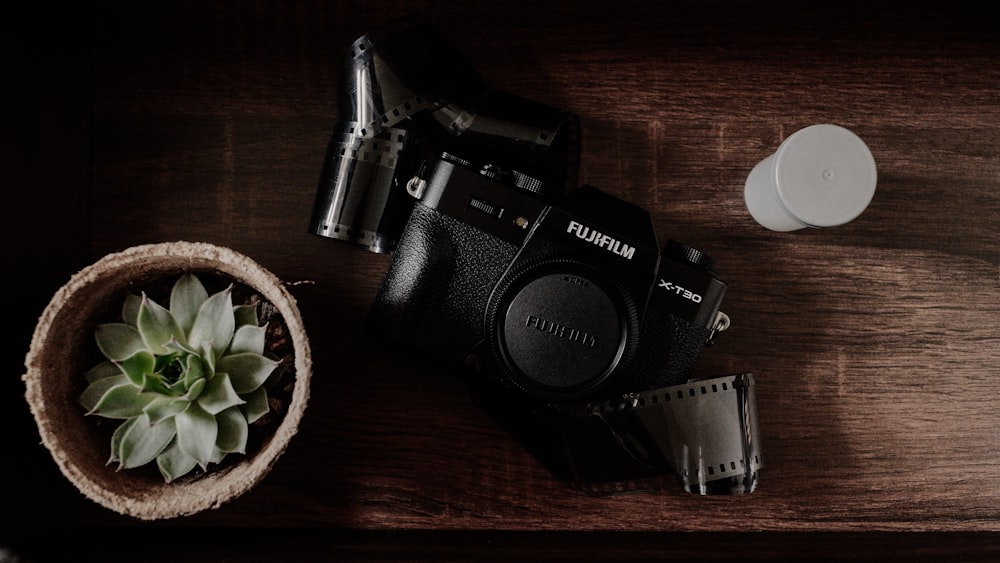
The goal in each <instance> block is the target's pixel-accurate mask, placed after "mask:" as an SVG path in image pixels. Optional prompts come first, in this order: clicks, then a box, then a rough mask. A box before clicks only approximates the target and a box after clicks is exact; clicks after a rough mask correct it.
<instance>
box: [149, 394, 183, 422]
mask: <svg viewBox="0 0 1000 563" xmlns="http://www.w3.org/2000/svg"><path fill="white" fill-rule="evenodd" d="M190 404H191V401H189V400H188V399H186V398H184V397H157V398H155V399H153V400H152V401H150V403H149V404H148V405H146V408H145V409H143V413H145V414H146V416H148V417H149V422H150V424H158V423H159V422H161V421H163V420H166V419H168V418H173V417H174V416H177V415H178V414H180V413H182V412H184V410H185V409H187V408H188V405H190Z"/></svg>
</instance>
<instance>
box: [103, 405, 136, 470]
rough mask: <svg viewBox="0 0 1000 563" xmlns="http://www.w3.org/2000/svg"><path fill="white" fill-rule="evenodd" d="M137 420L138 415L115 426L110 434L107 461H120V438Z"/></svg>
mask: <svg viewBox="0 0 1000 563" xmlns="http://www.w3.org/2000/svg"><path fill="white" fill-rule="evenodd" d="M138 421H139V417H135V418H130V419H128V420H126V421H125V422H123V423H121V424H120V425H119V426H118V428H115V432H114V434H112V435H111V457H110V458H108V463H114V462H116V461H121V451H122V438H124V436H125V434H127V433H128V431H129V430H131V429H132V427H133V426H135V423H136V422H138ZM119 469H121V468H119Z"/></svg>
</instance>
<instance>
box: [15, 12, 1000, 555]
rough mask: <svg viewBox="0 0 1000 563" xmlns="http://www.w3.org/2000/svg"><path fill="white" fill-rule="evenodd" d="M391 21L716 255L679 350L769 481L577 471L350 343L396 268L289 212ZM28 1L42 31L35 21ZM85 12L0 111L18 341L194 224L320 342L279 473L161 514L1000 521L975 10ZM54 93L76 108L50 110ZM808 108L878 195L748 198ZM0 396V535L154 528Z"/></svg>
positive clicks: (456, 387)
mask: <svg viewBox="0 0 1000 563" xmlns="http://www.w3.org/2000/svg"><path fill="white" fill-rule="evenodd" d="M411 12H424V13H428V14H430V15H431V16H432V17H434V18H435V19H437V20H438V21H439V23H441V24H442V26H443V27H444V28H445V29H446V30H447V31H448V32H449V35H450V36H451V37H452V39H453V40H454V41H455V43H456V44H457V45H458V46H459V48H460V49H461V50H462V51H463V53H465V54H466V56H467V57H468V58H469V60H470V61H471V62H472V63H473V64H474V65H475V66H476V67H477V69H479V70H480V71H481V72H482V74H483V75H484V77H485V78H486V79H487V80H488V81H489V83H490V84H491V85H492V86H494V87H495V88H498V89H501V90H505V91H508V92H511V93H516V94H518V95H522V96H525V97H529V98H533V99H537V100H540V101H544V102H546V103H550V104H553V105H556V106H559V107H563V108H566V109H568V110H571V111H574V112H576V113H578V114H579V115H580V118H581V123H582V129H583V131H582V132H583V137H582V139H583V147H582V148H583V151H582V152H583V154H582V157H583V158H582V162H581V169H580V174H581V180H582V181H583V182H586V183H590V184H593V185H595V186H598V187H600V188H601V189H604V190H606V191H609V192H611V193H613V194H614V195H616V196H618V197H621V198H623V199H627V200H629V201H632V202H634V203H636V204H638V205H641V206H643V207H645V208H647V209H649V210H650V212H651V214H652V217H653V220H654V222H655V224H656V226H657V234H658V236H659V237H660V238H661V242H663V241H665V240H666V239H668V238H674V239H679V240H682V241H684V242H686V243H688V244H691V245H693V246H696V247H698V248H700V249H702V250H704V251H706V252H708V253H709V254H711V255H713V256H714V257H715V259H716V263H717V267H718V270H719V271H720V275H721V276H722V277H723V279H725V280H726V281H727V282H728V283H729V284H730V289H729V293H728V296H727V299H726V302H725V304H724V307H723V310H724V311H725V312H726V313H727V314H729V315H730V317H731V318H732V319H733V327H732V329H731V330H730V331H728V332H727V333H725V334H724V335H723V337H722V338H720V339H719V341H718V344H717V345H716V346H714V347H712V348H709V349H708V350H706V352H705V353H704V355H703V357H702V358H701V360H700V364H699V366H698V371H699V373H700V374H702V375H713V374H722V373H729V372H733V371H742V370H746V371H752V372H754V373H755V375H756V377H757V385H758V388H757V389H758V404H759V409H760V421H761V426H762V429H763V430H762V432H763V442H764V453H765V457H766V463H767V465H766V467H765V469H764V470H763V471H762V482H761V486H760V488H759V490H758V492H756V493H754V494H752V495H749V496H744V497H731V498H730V497H725V498H723V497H713V498H700V497H692V496H689V495H686V494H684V493H682V492H681V491H680V490H666V491H662V492H659V493H654V494H645V495H634V496H622V497H614V498H610V499H593V498H590V497H586V496H581V495H578V494H576V493H574V492H571V491H570V490H568V489H567V488H566V487H564V486H563V485H562V484H561V483H559V482H557V481H555V480H553V478H552V477H551V476H550V475H549V474H548V473H547V472H546V471H544V470H543V469H542V468H540V467H539V466H538V465H537V464H536V463H535V462H534V461H533V459H531V458H530V457H529V456H528V455H527V454H525V453H524V452H523V451H522V450H521V448H520V447H519V445H518V444H517V443H516V442H514V441H513V440H512V439H510V438H509V437H508V436H507V435H506V434H505V433H504V432H503V431H502V430H500V429H499V428H498V427H496V426H495V425H494V424H493V423H492V422H491V421H490V420H489V419H488V418H487V417H486V416H485V415H484V414H483V413H482V412H480V411H479V410H478V409H477V408H476V407H475V406H474V405H473V404H471V403H470V402H469V400H468V395H467V391H466V389H465V385H464V382H463V381H461V379H460V378H457V377H454V376H451V375H449V374H445V373H442V372H440V371H438V370H436V369H435V368H433V367H431V366H428V365H425V364H424V363H422V362H421V361H420V360H418V359H415V358H410V357H408V356H406V355H404V354H401V353H398V352H395V351H392V350H387V349H385V348H383V347H382V346H380V345H379V343H377V342H373V341H371V340H369V339H367V338H365V337H364V336H363V335H362V334H361V331H360V326H361V324H362V323H363V321H364V318H365V314H366V312H367V309H368V306H369V305H370V303H371V301H372V299H373V298H374V295H375V292H376V291H377V288H378V285H379V282H380V280H381V277H382V275H383V273H384V270H385V267H386V266H387V264H388V258H387V257H385V256H378V255H374V254H371V253H369V252H367V251H365V250H363V249H361V248H358V247H354V246H350V245H347V244H344V243H340V242H336V241H332V240H325V239H321V238H319V237H315V236H313V235H311V234H308V233H307V232H306V231H307V227H308V220H309V215H310V211H311V206H312V202H313V197H314V193H315V187H316V184H317V182H318V179H319V172H320V166H321V163H322V158H323V153H324V150H325V146H326V142H327V141H328V138H329V135H330V131H331V128H332V126H333V124H334V122H335V121H336V119H337V114H336V96H337V88H338V80H339V77H338V74H337V68H338V64H339V59H340V57H341V55H342V53H343V50H344V49H345V48H346V46H347V45H349V44H350V42H351V41H353V40H354V38H356V37H357V36H359V35H360V34H362V33H364V32H366V31H368V30H369V29H371V28H373V27H375V26H376V25H378V24H379V23H380V22H382V21H384V20H386V19H388V18H391V17H394V16H397V15H402V14H405V13H411ZM35 15H36V16H37V18H38V23H37V24H36V25H37V26H38V27H39V28H41V27H42V24H43V23H44V22H47V21H50V20H51V19H52V18H55V17H56V16H53V15H51V14H35ZM71 15H72V14H71ZM86 18H87V19H86V20H85V21H87V22H88V24H87V25H86V26H83V28H80V27H77V26H73V25H71V23H70V22H69V21H61V20H60V22H61V23H60V22H56V23H60V25H56V26H55V27H54V29H62V30H63V31H64V32H65V33H66V35H67V36H68V37H71V38H76V39H77V40H78V41H80V43H81V49H82V51H81V52H78V53H76V54H75V55H73V56H69V57H66V58H60V57H58V56H57V52H55V51H54V50H53V49H51V48H43V46H42V45H41V43H40V42H29V43H27V45H26V46H23V47H22V50H21V51H20V53H21V54H22V55H23V56H24V57H26V59H27V61H28V63H32V64H34V66H33V67H31V65H29V64H27V63H25V64H24V66H23V67H19V68H22V69H28V68H33V69H34V70H33V71H31V72H28V71H27V70H25V71H24V74H25V83H24V84H25V90H24V91H23V92H19V93H17V94H15V95H13V101H14V102H16V103H18V104H20V105H19V106H18V107H20V108H22V109H24V108H27V107H33V108H35V110H34V113H30V114H24V113H22V114H21V115H22V116H26V117H23V124H22V126H21V127H20V128H18V129H17V130H16V131H15V135H12V137H15V139H14V140H15V141H17V142H18V143H19V144H20V146H21V147H22V148H21V151H22V152H19V153H17V154H19V155H22V156H23V157H24V158H12V157H10V156H8V157H5V158H8V159H9V160H10V164H11V165H12V170H13V171H14V172H12V173H13V174H17V175H16V176H14V178H15V179H19V182H20V183H21V184H22V185H26V186H29V193H31V194H33V195H30V196H29V201H28V203H26V204H23V205H21V206H19V207H17V208H16V213H15V217H14V222H13V229H12V232H9V233H7V234H8V238H9V239H11V240H15V241H17V242H18V243H19V245H20V246H19V248H18V249H17V250H10V251H8V254H7V255H6V256H7V257H8V261H7V262H8V265H9V268H8V270H7V274H8V276H11V275H15V274H16V275H15V276H14V277H13V278H11V277H8V279H14V280H17V281H15V282H14V284H15V285H14V287H13V288H14V289H15V290H19V291H22V292H24V293H25V294H26V295H27V296H28V297H29V298H28V299H26V300H25V301H24V302H23V303H22V304H21V305H20V308H19V309H18V311H19V315H20V316H19V317H18V318H19V319H20V321H19V323H20V324H19V325H18V326H20V328H19V329H17V330H18V331H19V332H20V333H21V338H20V339H19V340H18V342H17V343H18V344H19V345H23V349H24V350H27V342H28V338H30V327H32V326H33V322H34V316H35V315H37V313H38V312H40V310H41V307H42V306H44V302H45V300H46V299H47V296H48V294H49V292H51V291H53V290H54V289H55V288H56V287H58V285H59V284H60V283H62V282H63V281H64V280H65V279H67V278H68V276H69V274H71V273H72V272H73V271H75V269H76V268H78V267H80V266H81V265H82V264H85V263H87V262H88V261H91V260H94V259H96V258H98V257H100V256H102V255H103V254H105V253H107V252H111V251H114V250H119V249H122V248H124V247H127V246H131V245H134V244H140V243H146V242H155V241H165V240H177V239H187V240H203V241H207V242H212V243H216V244H222V245H227V246H231V247H233V248H234V249H235V250H238V251H240V252H243V253H246V254H248V255H250V256H252V257H254V258H255V259H256V260H257V261H259V262H260V263H261V264H263V265H265V267H267V268H268V269H270V270H271V271H273V272H274V273H275V274H277V275H278V276H279V277H281V278H282V279H285V280H286V281H289V282H293V283H296V284H297V285H294V286H293V288H292V290H293V293H295V295H296V297H297V299H298V300H299V304H300V307H301V308H302V311H303V315H304V316H305V321H306V326H307V329H308V330H309V332H310V338H311V343H312V346H313V349H314V367H315V376H314V383H313V384H314V388H313V391H312V399H311V404H310V407H309V411H308V412H307V414H306V417H305V420H304V422H303V426H302V428H301V430H300V432H299V434H298V436H296V440H295V442H294V443H293V444H292V446H291V447H290V449H289V450H288V452H287V453H286V454H285V456H284V457H282V459H281V460H280V461H279V463H278V465H277V466H276V467H275V469H274V471H273V472H272V473H271V475H269V477H268V478H267V479H266V480H265V482H264V483H262V484H261V485H260V486H259V487H258V488H257V489H255V490H254V491H252V492H251V493H249V494H247V495H245V496H244V497H242V498H240V499H238V500H237V501H234V502H233V503H231V504H230V505H226V506H223V507H222V508H220V509H218V510H215V511H212V512H210V513H206V514H201V515H197V516H194V517H191V518H188V519H185V520H183V521H181V522H173V523H171V524H170V525H171V526H180V527H190V528H202V527H208V528H214V527H220V526H222V527H234V528H275V527H280V528H286V527H296V528H307V529H319V530H324V529H327V530H332V529H338V530H368V531H373V532H377V531H390V530H394V531H398V530H450V531H477V530H479V531H483V530H507V531H528V530H536V531H537V530H548V531H553V532H556V531H590V532H623V531H630V532H667V531H700V532H734V533H736V532H747V531H766V532H774V533H780V532H792V531H802V532H805V531H808V532H843V533H848V532H851V533H853V532H863V531H882V532H892V531H914V530H916V531H925V532H980V533H983V534H986V533H993V532H1000V488H998V487H997V483H998V482H1000V431H998V428H1000V414H998V409H997V405H998V404H1000V386H998V385H997V381H998V380H997V377H998V376H1000V331H998V329H997V320H996V319H997V318H998V316H1000V243H998V234H1000V190H998V186H1000V67H997V65H996V61H997V59H998V57H1000V38H998V32H997V31H996V30H997V29H998V28H997V27H996V25H995V24H996V20H995V18H994V17H993V16H992V15H987V14H986V13H985V12H983V11H982V10H981V9H979V8H974V7H971V6H966V5H965V4H964V3H936V2H918V3H902V2H890V3H877V4H869V3H864V2H846V3H845V2H838V3H825V2H820V3H792V2H778V1H767V2H755V3H745V2H735V1H713V2H664V3H649V2H632V1H626V2H616V3H607V4H595V3H586V4H585V5H583V4H580V3H573V2H550V3H538V4H537V5H530V6H529V5H524V4H522V3H516V2H505V1H500V2H490V3H485V2H472V3H467V4H466V3H463V4H462V5H457V4H454V3H439V2H433V1H415V2H402V1H400V2H382V3H378V4H375V3H368V2H342V3H323V2H312V1H306V0H299V1H294V2H280V3H276V4H254V5H246V6H244V5H242V4H238V5H234V4H229V3H226V2H180V3H172V4H170V5H169V6H161V7H152V6H145V5H143V4H136V5H126V4H119V3H105V2H97V3H96V5H95V6H94V9H93V11H92V12H90V13H87V14H86ZM60 77H62V78H60ZM65 77H77V78H79V80H77V81H71V80H67V79H66V78H65ZM39 92H41V93H42V94H43V95H42V96H37V95H36V94H38V93H39ZM56 115H68V116H69V117H70V118H69V119H64V120H60V121H59V122H58V123H53V122H51V121H48V120H47V119H44V118H43V117H44V116H49V117H52V116H56ZM31 116H34V117H31ZM814 123H836V124H840V125H843V126H845V127H847V128H849V129H852V130H853V131H854V132H855V133H857V134H858V135H859V136H860V137H861V138H862V139H864V140H865V141H866V142H867V143H868V145H869V147H870V148H871V150H872V153H873V155H874V157H875V160H876V163H877V165H878V171H879V181H878V190H877V192H876V195H875V198H874V200H873V202H872V204H871V206H870V207H869V209H868V210H867V211H866V212H865V213H864V214H863V215H862V216H861V217H860V218H858V219H857V220H856V221H854V222H852V223H850V224H848V225H844V226H842V227H837V228H833V229H825V230H806V231H797V232H793V233H774V232H771V231H768V230H766V229H764V228H763V227H761V226H759V225H758V224H756V223H755V222H754V221H753V219H752V218H751V217H750V216H749V214H748V213H747V211H746V208H745V206H744V203H743V199H742V190H743V182H744V181H745V179H746V175H747V174H748V173H749V171H750V169H751V168H752V167H753V165H755V164H756V163H757V162H758V161H759V160H761V159H763V158H764V157H766V156H767V155H769V154H770V153H771V152H773V151H774V150H775V149H776V148H777V146H778V145H779V144H780V143H781V141H782V140H783V139H784V138H785V137H787V136H788V135H790V134H791V133H793V132H794V131H796V130H797V129H799V128H801V127H804V126H807V125H811V124H814ZM18 132H21V133H23V134H18ZM28 132H30V135H29V134H28ZM67 148H68V150H67ZM74 151H79V152H74ZM52 167H56V168H52ZM40 171H44V173H39V172H40ZM40 193H44V194H50V195H47V196H41V195H38V194H40ZM81 217H85V219H81ZM8 228H10V227H8ZM59 240H63V241H65V243H64V244H60V243H57V242H55V241H59ZM39 262H44V263H45V267H44V268H43V269H42V270H40V273H39V274H38V276H36V277H34V278H33V277H32V275H31V274H30V270H28V268H29V266H31V265H33V264H37V263H39ZM20 354H21V352H20V351H17V353H16V354H14V356H19V355H20ZM20 359H21V358H20V357H18V358H15V360H17V361H15V362H13V363H12V365H11V366H10V367H9V371H10V373H11V374H16V373H18V370H19V369H20V367H19V366H18V365H17V363H18V361H20ZM4 391H5V396H4V398H3V399H2V400H3V401H4V403H3V404H4V405H5V406H7V405H11V410H10V412H11V415H10V418H11V419H12V420H11V424H14V425H15V427H17V428H19V429H20V431H21V432H22V433H24V434H25V435H27V436H28V437H27V438H24V439H23V440H22V441H21V442H19V443H18V444H17V445H16V446H17V450H16V451H19V452H21V453H20V454H19V459H23V460H24V462H23V463H21V464H17V465H14V466H11V465H10V464H9V463H8V464H4V465H8V467H5V468H4V470H3V471H4V472H5V476H6V475H7V473H6V472H12V476H11V477H10V478H5V479H3V482H4V483H8V484H7V485H4V486H5V487H7V488H8V489H11V488H12V485H10V484H11V483H24V484H30V485H32V486H34V487H39V488H40V489H41V491H42V492H37V489H36V490H35V491H33V492H31V493H30V494H28V493H24V492H23V491H20V492H18V494H17V495H14V496H15V497H16V498H17V499H18V500H17V501H16V504H15V506H16V510H17V511H20V512H21V513H22V514H23V518H22V519H20V521H19V523H13V522H12V526H13V527H12V528H10V529H12V530H14V531H15V532H16V533H22V532H26V531H27V530H30V529H32V527H33V526H36V525H38V523H39V522H47V523H53V524H55V525H62V526H76V525H79V524H81V523H86V524H87V525H91V526H97V527H99V528H104V527H128V528H133V529H137V531H140V532H141V531H149V532H150V533H155V531H156V530H157V529H158V528H157V524H151V525H145V524H142V525H140V524H138V523H135V522H131V521H128V520H127V519H125V518H124V517H119V516H117V515H115V514H112V513H109V512H107V511H104V510H103V509H100V508H98V507H96V506H90V505H89V504H87V502H86V501H85V500H84V499H82V498H78V497H77V496H76V495H75V493H74V491H72V490H70V489H69V488H68V486H67V485H66V483H65V482H64V481H63V479H62V477H61V476H60V475H58V473H57V471H55V470H54V469H53V468H52V467H50V466H49V464H50V460H47V459H46V452H44V450H42V448H41V447H40V446H38V445H37V439H36V438H37V436H35V437H30V436H31V433H32V432H34V428H33V424H32V421H31V420H30V414H29V413H28V412H27V409H26V408H24V407H23V405H21V404H19V402H20V400H21V397H20V393H22V390H21V389H20V388H18V387H17V386H16V385H14V384H7V386H5V387H4ZM7 459H11V458H7ZM13 476H16V478H15V477H13ZM17 488H18V489H20V488H21V487H17ZM11 494H13V491H12V492H11ZM975 537H979V538H989V537H991V536H989V535H982V536H975ZM981 541H984V542H988V541H990V540H981ZM2 545H3V538H2V537H0V546H2ZM994 553H995V551H994Z"/></svg>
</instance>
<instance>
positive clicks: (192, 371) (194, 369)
mask: <svg viewBox="0 0 1000 563" xmlns="http://www.w3.org/2000/svg"><path fill="white" fill-rule="evenodd" d="M199 379H205V364H203V363H202V361H201V358H199V357H198V356H193V355H192V356H188V357H187V363H186V364H185V366H184V388H185V389H190V388H191V386H192V385H194V383H195V382H196V381H198V380H199Z"/></svg>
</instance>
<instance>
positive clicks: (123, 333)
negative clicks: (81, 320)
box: [94, 323, 146, 360]
mask: <svg viewBox="0 0 1000 563" xmlns="http://www.w3.org/2000/svg"><path fill="white" fill-rule="evenodd" d="M94 337H95V339H96V340H97V347H98V348H99V349H100V350H101V353H102V354H104V356H105V357H107V358H108V359H109V360H124V359H125V358H127V357H129V356H131V355H132V354H135V353H136V352H138V351H140V350H145V349H146V344H145V343H144V342H143V341H142V336H141V335H140V334H139V331H138V329H136V328H135V327H134V326H130V325H127V324H125V323H106V324H102V325H98V326H97V330H96V331H95V333H94Z"/></svg>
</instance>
